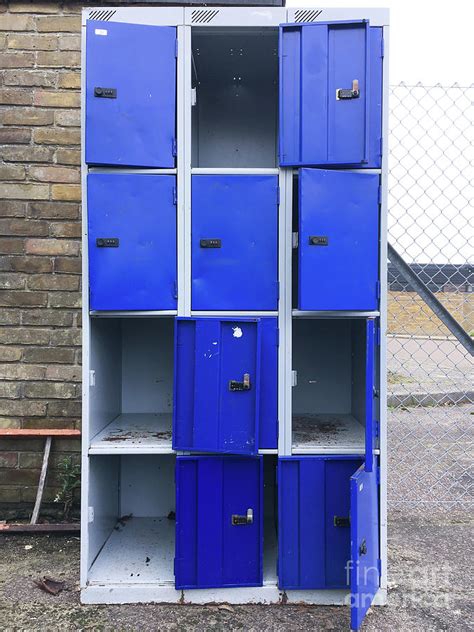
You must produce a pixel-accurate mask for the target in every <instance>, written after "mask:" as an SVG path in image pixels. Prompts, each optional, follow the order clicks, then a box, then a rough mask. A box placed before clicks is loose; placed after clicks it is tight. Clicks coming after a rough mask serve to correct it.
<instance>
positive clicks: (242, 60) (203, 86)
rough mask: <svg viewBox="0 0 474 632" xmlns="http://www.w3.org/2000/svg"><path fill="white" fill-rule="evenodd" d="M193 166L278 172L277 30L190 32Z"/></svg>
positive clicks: (203, 30) (200, 29) (244, 29)
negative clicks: (273, 170) (274, 169)
mask: <svg viewBox="0 0 474 632" xmlns="http://www.w3.org/2000/svg"><path fill="white" fill-rule="evenodd" d="M192 54H193V94H194V95H195V104H194V105H193V108H192V166H193V167H220V168H223V167H244V168H258V167H260V168H274V167H276V166H277V164H278V163H277V129H278V29H277V28H256V27H248V28H245V27H241V28H212V29H211V28H206V27H199V28H193V29H192Z"/></svg>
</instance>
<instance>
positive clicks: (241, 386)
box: [229, 373, 250, 391]
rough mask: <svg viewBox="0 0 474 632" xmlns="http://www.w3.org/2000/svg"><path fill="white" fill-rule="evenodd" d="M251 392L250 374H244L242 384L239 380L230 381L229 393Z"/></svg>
mask: <svg viewBox="0 0 474 632" xmlns="http://www.w3.org/2000/svg"><path fill="white" fill-rule="evenodd" d="M249 390H250V373H244V379H243V381H242V382H238V381H237V380H229V391H249Z"/></svg>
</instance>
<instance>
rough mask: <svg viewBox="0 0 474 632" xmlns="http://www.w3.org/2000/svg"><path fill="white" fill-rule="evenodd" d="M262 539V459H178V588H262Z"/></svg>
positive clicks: (176, 568)
mask: <svg viewBox="0 0 474 632" xmlns="http://www.w3.org/2000/svg"><path fill="white" fill-rule="evenodd" d="M262 540H263V460H262V457H255V458H248V457H247V458H242V457H231V456H225V457H218V456H195V457H190V456H178V457H177V459H176V557H175V586H176V588H177V589H187V588H221V587H231V586H261V585H262V581H263V567H262V555H263V553H262V551H263V546H262V544H263V543H262Z"/></svg>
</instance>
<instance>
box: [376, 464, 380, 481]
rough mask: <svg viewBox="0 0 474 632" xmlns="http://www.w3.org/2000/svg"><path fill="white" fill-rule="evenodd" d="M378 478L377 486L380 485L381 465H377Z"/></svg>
mask: <svg viewBox="0 0 474 632" xmlns="http://www.w3.org/2000/svg"><path fill="white" fill-rule="evenodd" d="M376 472H377V473H376V477H377V485H380V465H377V470H376Z"/></svg>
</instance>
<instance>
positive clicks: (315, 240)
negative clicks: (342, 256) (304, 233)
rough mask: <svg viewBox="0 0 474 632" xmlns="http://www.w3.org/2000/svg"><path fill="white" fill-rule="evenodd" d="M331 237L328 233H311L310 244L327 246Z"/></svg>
mask: <svg viewBox="0 0 474 632" xmlns="http://www.w3.org/2000/svg"><path fill="white" fill-rule="evenodd" d="M328 244H329V239H328V237H327V235H311V236H310V238H309V245H310V246H327V245H328Z"/></svg>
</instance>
